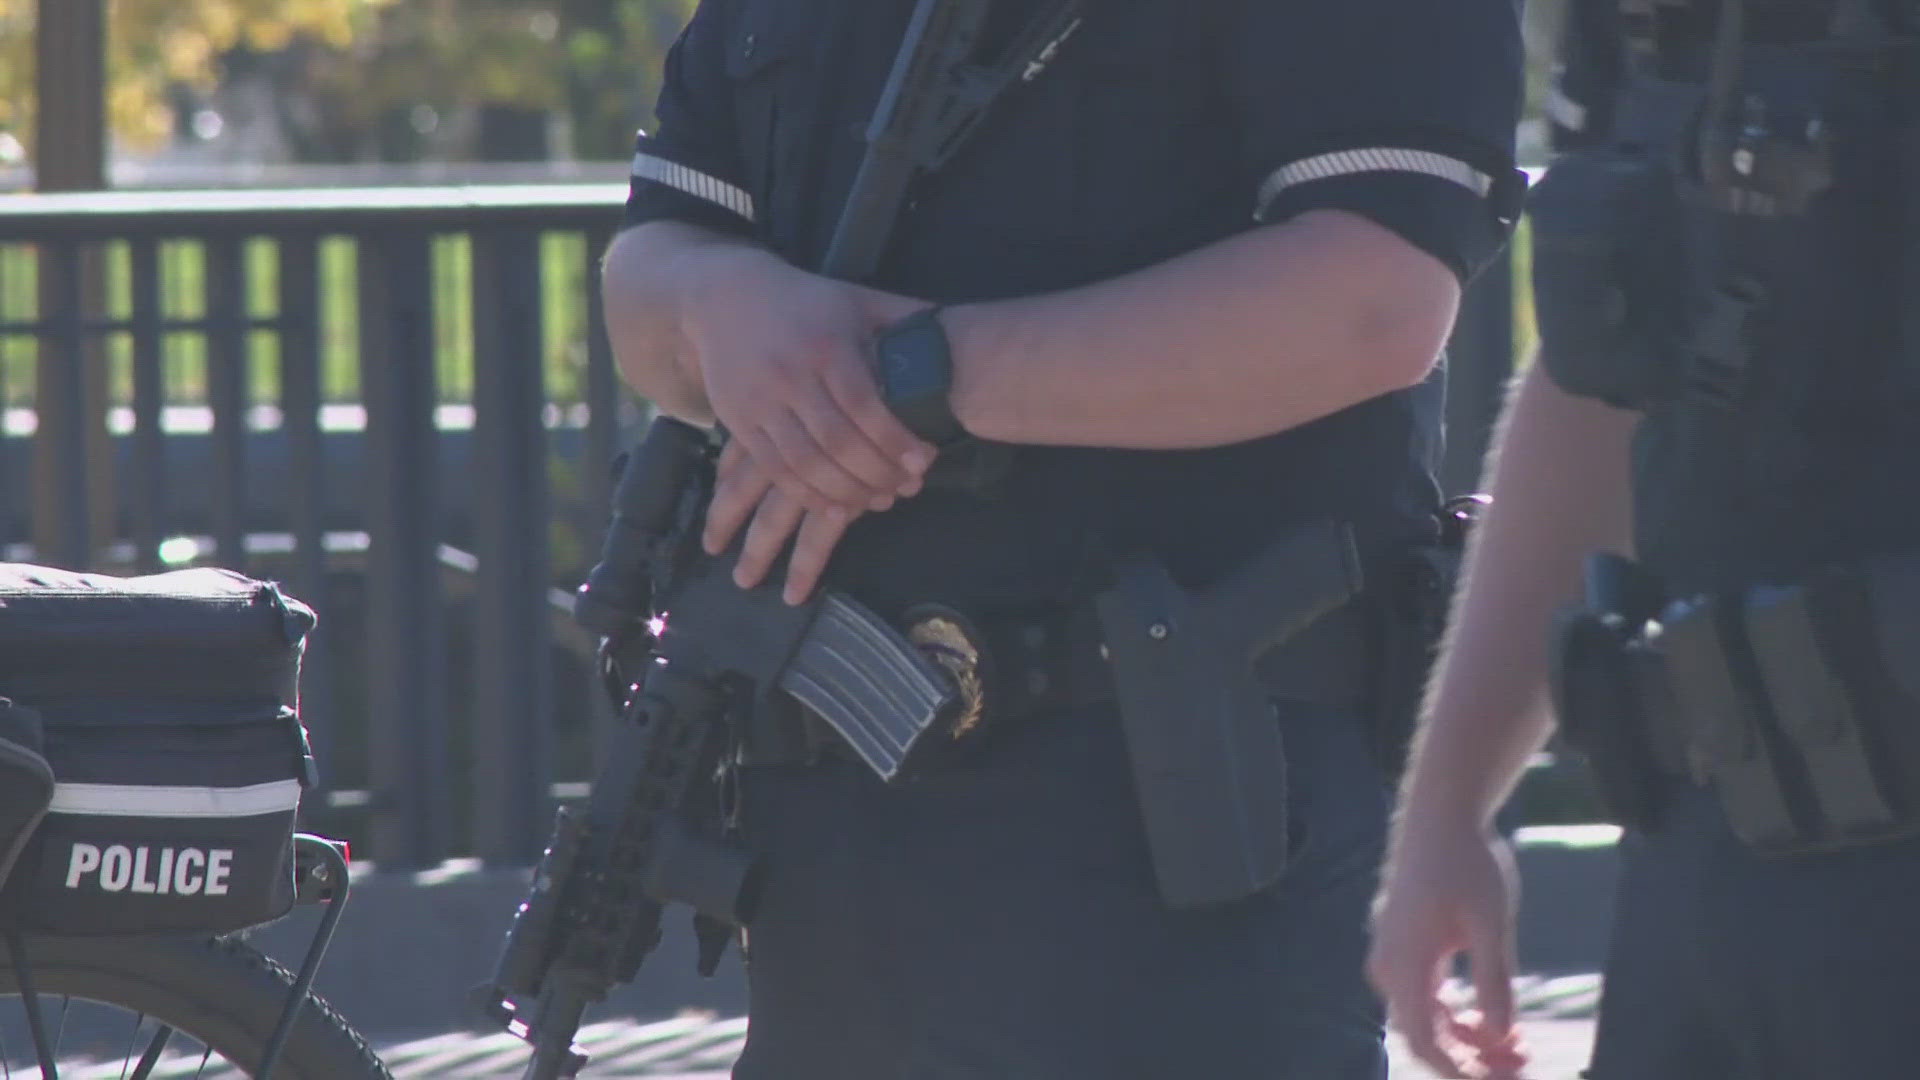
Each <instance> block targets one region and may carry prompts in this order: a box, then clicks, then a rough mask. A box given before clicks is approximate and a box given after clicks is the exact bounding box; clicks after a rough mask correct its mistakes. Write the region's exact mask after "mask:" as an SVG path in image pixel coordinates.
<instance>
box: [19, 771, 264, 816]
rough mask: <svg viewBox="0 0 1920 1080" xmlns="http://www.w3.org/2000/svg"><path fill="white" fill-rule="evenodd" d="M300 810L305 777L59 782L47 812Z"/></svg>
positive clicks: (137, 813) (253, 812) (217, 813)
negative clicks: (220, 784) (174, 783)
mask: <svg viewBox="0 0 1920 1080" xmlns="http://www.w3.org/2000/svg"><path fill="white" fill-rule="evenodd" d="M299 808H300V781H298V780H271V781H268V782H267V783H264V784H253V785H250V786H248V787H232V788H217V787H167V786H160V785H144V784H56V785H54V788H53V804H52V805H51V806H49V807H48V808H47V811H48V813H53V814H78V815H87V816H103V817H143V818H243V817H258V816H260V815H262V814H282V813H290V812H292V811H294V810H298V809H299Z"/></svg>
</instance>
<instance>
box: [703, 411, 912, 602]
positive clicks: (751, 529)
mask: <svg viewBox="0 0 1920 1080" xmlns="http://www.w3.org/2000/svg"><path fill="white" fill-rule="evenodd" d="M888 501H890V500H888ZM857 514H858V511H853V512H851V513H850V512H848V511H847V510H845V509H843V508H841V507H839V506H826V507H820V508H814V507H809V506H807V505H805V504H804V503H802V502H801V501H800V500H799V499H797V498H795V497H794V496H793V495H792V494H790V493H789V492H788V491H787V490H786V489H785V488H782V487H780V486H778V485H777V484H775V483H774V482H773V477H772V475H771V474H770V473H768V472H767V471H766V470H765V469H763V468H762V467H761V466H760V463H759V461H758V460H756V459H754V458H752V457H751V456H750V455H748V453H747V452H746V451H745V450H744V449H742V448H741V446H740V444H739V443H738V442H729V443H728V444H727V446H726V448H725V449H723V450H721V451H720V462H719V466H718V469H717V476H716V479H715V483H714V494H713V501H712V502H711V503H710V504H709V505H708V507H707V522H706V528H705V530H704V531H703V532H702V534H701V538H700V539H701V543H702V545H704V546H705V548H706V550H707V553H708V554H710V555H718V554H720V553H721V552H722V551H725V550H726V549H727V546H728V545H729V544H731V543H733V538H734V536H735V534H737V533H738V532H739V531H740V526H741V525H742V524H744V523H745V522H746V520H747V517H748V515H752V519H753V520H752V524H750V525H747V535H746V539H745V540H744V541H742V543H741V545H740V561H739V562H738V563H736V564H735V565H734V570H733V580H734V582H735V583H736V584H738V585H739V586H740V587H741V588H743V589H750V588H752V587H753V586H755V585H757V584H759V583H760V582H761V580H762V579H764V578H765V577H766V576H767V571H768V570H769V569H771V568H772V566H773V562H774V560H775V559H778V558H779V557H780V551H781V549H782V548H784V547H785V546H786V544H787V540H788V539H789V538H792V540H793V554H792V555H790V556H789V557H788V558H787V580H786V583H785V585H784V587H783V588H782V590H781V594H782V597H783V598H784V599H785V600H786V602H787V603H789V604H799V603H803V602H805V601H806V599H807V597H808V596H809V595H811V594H812V592H813V589H814V586H815V585H817V584H819V582H820V575H821V574H822V573H824V572H825V571H826V568H827V560H828V559H830V558H831V557H832V556H833V549H834V548H835V547H837V546H838V545H839V543H840V538H841V537H842V536H844V535H846V531H847V526H848V525H850V524H852V522H853V518H854V517H855V516H856V515H857Z"/></svg>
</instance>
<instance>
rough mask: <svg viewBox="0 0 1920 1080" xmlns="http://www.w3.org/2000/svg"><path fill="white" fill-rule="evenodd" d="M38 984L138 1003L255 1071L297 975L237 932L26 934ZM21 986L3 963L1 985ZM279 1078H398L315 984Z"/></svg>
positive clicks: (43, 991)
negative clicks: (87, 935)
mask: <svg viewBox="0 0 1920 1080" xmlns="http://www.w3.org/2000/svg"><path fill="white" fill-rule="evenodd" d="M26 947H27V955H28V957H29V963H30V964H31V966H32V977H33V984H34V990H35V992H36V994H37V995H38V996H39V997H41V998H43V999H44V998H47V997H50V996H56V995H72V996H73V997H76V998H83V999H86V1000H90V1001H95V1002H99V1003H101V1004H104V1005H112V1006H116V1007H118V1008H122V1009H131V1010H136V1011H138V1012H142V1013H145V1014H146V1015H148V1016H150V1017H152V1018H154V1019H155V1020H158V1021H160V1022H163V1023H166V1024H168V1025H170V1026H172V1027H174V1028H177V1029H178V1030H179V1031H181V1032H183V1033H185V1034H187V1035H190V1036H192V1037H193V1038H194V1039H197V1040H199V1041H200V1042H201V1043H203V1044H205V1045H206V1046H209V1047H212V1048H213V1050H214V1051H215V1052H217V1053H219V1054H221V1055H223V1056H224V1057H226V1058H227V1059H228V1060H229V1061H232V1062H234V1063H235V1064H236V1065H237V1066H239V1067H241V1068H243V1069H246V1070H248V1073H249V1075H251V1071H252V1070H253V1069H254V1068H256V1067H257V1066H258V1064H259V1060H260V1054H261V1051H262V1050H263V1049H264V1048H265V1046H266V1042H267V1038H268V1037H269V1035H270V1034H271V1033H272V1031H273V1028H274V1025H275V1023H277V1022H278V1020H279V1018H280V1010H281V1008H282V1007H283V1006H284V1005H285V1004H286V1001H287V995H288V992H289V991H290V990H291V988H292V985H293V975H292V974H291V973H290V972H288V971H287V969H286V968H283V967H281V966H280V965H279V964H277V963H275V962H274V961H273V960H271V959H269V958H268V957H266V956H265V955H264V954H262V953H261V952H260V951H259V950H257V949H255V948H254V947H253V946H251V945H249V944H247V943H246V942H244V941H241V940H239V939H237V938H179V937H151V938H56V937H30V938H27V939H26ZM18 993H19V983H18V980H17V978H16V976H15V973H14V971H13V968H12V966H11V965H10V964H6V963H0V994H5V995H14V994H18ZM273 1080H393V1078H392V1074H391V1073H389V1072H388V1071H387V1068H386V1066H385V1065H384V1064H382V1063H381V1061H380V1058H379V1056H378V1055H376V1054H375V1053H374V1052H373V1049H372V1048H371V1047H369V1046H368V1045H367V1042H366V1040H365V1039H363V1038H361V1037H360V1034H359V1033H358V1032H356V1031H354V1030H353V1027H352V1026H351V1025H349V1024H348V1023H347V1021H346V1019H345V1018H344V1017H342V1016H341V1015H340V1014H339V1013H338V1012H336V1011H335V1010H334V1008H333V1006H331V1005H329V1004H327V1003H326V1001H325V1000H324V999H322V998H321V997H320V996H319V995H317V994H313V993H309V994H308V995H307V1000H306V1003H305V1004H304V1005H302V1006H301V1009H300V1015H299V1018H298V1019H297V1020H296V1021H295V1023H294V1025H293V1030H292V1031H291V1033H290V1034H289V1035H288V1038H287V1043H286V1047H285V1049H283V1050H282V1051H281V1053H280V1059H279V1061H278V1062H277V1063H276V1064H275V1065H274V1068H273Z"/></svg>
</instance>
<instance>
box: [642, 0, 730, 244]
mask: <svg viewBox="0 0 1920 1080" xmlns="http://www.w3.org/2000/svg"><path fill="white" fill-rule="evenodd" d="M723 2H724V0H702V2H701V4H700V6H699V7H698V8H697V9H696V10H695V11H694V14H693V18H692V19H691V20H690V21H688V23H687V25H686V27H685V28H684V29H682V30H681V31H680V35H679V36H678V37H677V38H675V39H674V42H673V45H672V46H671V47H669V48H668V50H667V56H666V63H665V67H664V69H663V71H662V73H661V80H660V97H659V101H658V102H657V104H656V105H655V107H654V115H655V116H656V117H657V118H658V121H659V123H658V125H657V128H656V130H655V131H653V132H652V133H648V132H644V131H643V132H641V133H640V135H639V138H638V139H637V140H636V141H635V144H634V153H633V171H632V180H631V186H630V187H629V188H628V194H627V213H626V221H627V224H628V225H639V224H642V223H644V222H647V221H655V220H660V219H663V218H664V219H673V220H677V221H685V222H688V223H690V224H694V225H699V226H702V227H705V228H709V229H713V230H715V231H716V232H724V233H732V234H737V235H750V234H752V232H753V231H754V221H755V216H754V205H753V196H752V195H751V193H750V192H749V191H748V190H747V187H746V185H745V183H744V174H745V171H746V170H745V167H744V166H743V165H742V164H741V162H740V152H739V140H738V139H737V138H736V137H735V131H734V122H733V100H732V96H731V86H730V84H729V82H728V79H727V76H726V40H727V39H726V31H725V28H724V23H725V19H724V12H723V11H722V5H723Z"/></svg>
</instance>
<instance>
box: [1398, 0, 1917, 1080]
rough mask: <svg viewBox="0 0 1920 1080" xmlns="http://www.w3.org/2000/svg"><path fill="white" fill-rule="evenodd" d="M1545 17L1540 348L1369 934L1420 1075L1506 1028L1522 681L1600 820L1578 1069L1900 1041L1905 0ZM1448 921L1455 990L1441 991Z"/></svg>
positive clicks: (1481, 1046) (1911, 360) (1798, 1076)
mask: <svg viewBox="0 0 1920 1080" xmlns="http://www.w3.org/2000/svg"><path fill="white" fill-rule="evenodd" d="M1567 26H1568V36H1567V39H1566V50H1567V51H1566V63H1565V72H1564V76H1565V77H1564V79H1563V80H1562V82H1561V84H1560V87H1559V90H1558V92H1557V93H1556V95H1555V97H1554V99H1553V105H1552V108H1551V109H1550V113H1551V115H1552V116H1553V118H1554V120H1555V124H1556V136H1557V142H1558V145H1559V147H1560V148H1561V149H1562V150H1563V151H1565V152H1564V153H1562V154H1561V155H1560V157H1559V158H1558V159H1557V160H1556V162H1555V164H1554V165H1553V167H1552V168H1551V169H1550V170H1549V172H1548V174H1547V176H1546V178H1545V179H1543V180H1542V182H1541V183H1540V185H1538V187H1537V188H1536V190H1535V193H1534V196H1533V218H1534V229H1535V233H1536V253H1535V257H1536V272H1535V281H1534V284H1535V291H1536V293H1537V296H1538V304H1539V310H1540V325H1541V335H1542V347H1541V363H1540V364H1537V365H1535V366H1533V367H1532V368H1531V369H1530V370H1528V371H1527V372H1526V373H1525V374H1524V375H1523V376H1522V377H1521V378H1520V379H1519V381H1518V386H1517V388H1516V390H1515V392H1514V395H1513V399H1512V401H1511V403H1510V405H1509V409H1508V414H1507V417H1506V420H1505V424H1504V434H1503V435H1502V437H1501V439H1500V440H1499V444H1498V446H1497V448H1496V450H1495V453H1494V456H1493V458H1492V459H1491V465H1490V473H1491V490H1492V492H1493V506H1492V509H1491V511H1490V512H1489V513H1488V514H1487V515H1486V516H1485V518H1484V519H1483V520H1482V522H1481V523H1480V527H1479V530H1478V533H1477V536H1478V539H1477V540H1476V542H1475V544H1474V545H1473V547H1472V548H1471V549H1470V551H1469V555H1468V560H1467V567H1466V571H1465V583H1464V585H1463V591H1462V593H1461V595H1460V597H1459V599H1458V602H1457V605H1456V608H1455V626H1454V629H1453V631H1452V634H1451V643H1450V645H1449V647H1448V649H1447V650H1446V651H1445V653H1444V655H1443V657H1442V659H1441V662H1440V664H1439V667H1438V670H1437V672H1436V675H1435V678H1434V680H1433V684H1432V687H1431V691H1430V695H1429V699H1428V706H1427V713H1428V715H1427V719H1426V721H1425V724H1424V729H1423V731H1424V733H1423V735H1422V736H1421V737H1420V740H1419V744H1418V749H1417V751H1416V754H1415V758H1414V763H1413V765H1412V767H1411V768H1410V770H1409V774H1408V777H1407V780H1406V783H1405V786H1404V792H1403V803H1402V809H1401V810H1400V813H1399V817H1398V823H1397V826H1396V830H1395V835H1394V839H1393V843H1392V845H1391V848H1392V853H1391V855H1390V860H1389V863H1388V866H1387V870H1386V872H1385V874H1384V883H1383V887H1382V892H1381V896H1380V898H1379V901H1378V907H1377V914H1376V924H1375V930H1376V938H1375V942H1374V945H1373V950H1372V957H1371V960H1370V965H1369V966H1370V972H1371V975H1372V977H1373V980H1374V981H1375V983H1376V985H1377V986H1378V987H1379V988H1380V990H1381V991H1382V993H1383V994H1384V996H1385V997H1386V998H1387V999H1388V1003H1389V1009H1390V1013H1391V1014H1392V1020H1393V1023H1394V1024H1395V1026H1397V1027H1398V1028H1399V1029H1400V1030H1401V1031H1403V1032H1404V1033H1405V1035H1406V1037H1407V1039H1408V1041H1409V1043H1410V1044H1411V1045H1412V1046H1413V1047H1414V1048H1415V1049H1416V1050H1417V1051H1418V1052H1419V1054H1420V1056H1421V1057H1422V1058H1423V1059H1424V1060H1425V1061H1427V1062H1428V1063H1429V1064H1431V1065H1432V1066H1433V1067H1434V1068H1436V1069H1439V1070H1441V1071H1442V1075H1445V1076H1460V1075H1483V1074H1484V1075H1511V1074H1512V1073H1513V1072H1514V1070H1516V1069H1517V1068H1518V1067H1519V1062H1520V1060H1521V1058H1520V1055H1519V1054H1518V1053H1517V1051H1516V1045H1515V1042H1514V1039H1513V1027H1512V1024H1513V1016H1512V1014H1513V1005H1512V1000H1511V994H1510V991H1509V985H1510V984H1509V976H1510V974H1511V972H1512V968H1513V962H1514V959H1513V944H1512V915H1513V910H1512V905H1513V903H1514V901H1515V892H1514V878H1513V870H1512V866H1511V863H1510V860H1509V857H1508V852H1507V850H1506V849H1505V847H1504V846H1503V845H1502V844H1501V843H1500V842H1499V841H1498V840H1497V839H1496V838H1495V837H1494V835H1493V833H1492V832H1491V830H1490V827H1489V824H1488V823H1489V820H1490V817H1491V815H1492V813H1493V811H1494V808H1495V807H1497V806H1498V805H1499V804H1500V803H1501V801H1502V800H1503V799H1504V798H1505V796H1506V795H1507V793H1508V792H1509V790H1510V789H1511V788H1512V787H1513V785H1514V783H1515V782H1516V780H1517V778H1518V777H1519V775H1520V773H1521V772H1522V769H1523V768H1524V765H1525V762H1526V761H1527V759H1528V757H1529V755H1530V754H1531V752H1533V751H1534V750H1535V749H1537V748H1538V747H1539V746H1540V745H1541V744H1542V742H1543V741H1544V740H1545V738H1546V737H1547V735H1548V732H1549V728H1550V723H1551V721H1550V718H1549V714H1550V713H1552V714H1553V715H1554V716H1556V717H1557V719H1558V720H1559V722H1560V726H1561V728H1562V730H1563V731H1564V733H1565V734H1566V735H1567V737H1568V739H1569V740H1570V741H1571V742H1572V743H1573V744H1574V745H1576V746H1577V747H1578V748H1579V749H1580V750H1582V751H1584V752H1585V755H1586V757H1587V759H1588V760H1589V761H1590V763H1591V765H1592V767H1593V775H1594V776H1595V778H1596V780H1597V782H1598V784H1599V786H1600V789H1601V793H1602V795H1603V796H1604V798H1605V800H1606V802H1607V804H1608V806H1609V807H1610V809H1611V810H1612V811H1613V813H1614V814H1615V816H1616V817H1617V818H1618V819H1619V820H1620V821H1621V822H1622V824H1624V825H1625V826H1626V832H1625V836H1624V839H1623V842H1622V849H1623V854H1624V859H1625V862H1624V866H1625V870H1624V876H1623V880H1622V884H1621V887H1620V893H1619V896H1618V908H1617V913H1616V917H1615V921H1614V928H1613V939H1612V945H1611V947H1610V952H1609V955H1608V957H1607V962H1606V987H1605V993H1604V998H1603V1001H1602V1004H1601V1011H1600V1022H1599V1029H1598V1035H1597V1042H1596V1046H1595V1049H1594V1054H1593V1061H1592V1068H1591V1071H1590V1072H1589V1074H1588V1075H1589V1076H1591V1077H1592V1078H1593V1080H1683V1078H1684V1080H1762V1078H1765V1080H1816V1078H1818V1080H1827V1078H1832V1077H1862V1076H1897V1075H1911V1074H1912V1073H1913V1072H1914V1067H1913V1064H1912V1061H1913V1047H1912V1042H1913V1035H1912V1029H1913V1024H1914V1021H1915V1020H1916V1019H1920V1009H1916V1007H1915V1004H1914V999H1913V994H1912V981H1911V980H1912V978H1913V973H1914V972H1915V971H1916V970H1920V906H1916V905H1915V904H1914V903H1912V901H1911V899H1910V898H1911V897H1912V896H1913V894H1914V890H1915V889H1916V888H1920V840H1916V839H1914V834H1915V832H1916V826H1920V755H1917V754H1916V752H1915V744H1916V741H1920V695H1916V692H1915V691H1916V689H1920V687H1916V685H1915V680H1914V675H1913V672H1914V670H1915V668H1916V660H1920V654H1916V653H1915V651H1914V650H1915V646H1916V642H1920V638H1916V636H1915V622H1914V620H1915V619H1916V618H1920V615H1916V611H1920V605H1917V604H1916V603H1915V601H1916V599H1920V593H1917V592H1916V589H1915V581H1916V570H1915V568H1916V567H1917V566H1920V562H1916V557H1917V556H1920V513H1916V510H1915V505H1916V504H1915V501H1914V500H1913V499H1912V497H1911V491H1912V469H1913V466H1914V463H1915V462H1916V461H1917V460H1920V453H1916V452H1917V451H1920V333H1917V332H1916V331H1917V330H1920V322H1916V318H1915V312H1916V310H1920V291H1916V290H1917V289H1920V213H1917V212H1916V211H1920V194H1917V193H1920V128H1916V113H1920V79H1916V70H1917V68H1916V58H1917V57H1920V53H1917V52H1916V49H1915V44H1916V39H1915V37H1914V35H1915V33H1916V31H1920V8H1916V7H1915V6H1914V5H1912V4H1908V3H1904V2H1881V0H1866V2H1852V0H1794V2H1793V3H1785V2H1767V0H1719V2H1718V3H1714V2H1705V0H1671V2H1668V0H1660V2H1652V3H1645V2H1626V3H1622V2H1621V0H1576V2H1575V4H1574V5H1573V8H1572V10H1571V12H1570V17H1569V20H1568V23H1567ZM1591 552H1604V553H1607V554H1602V555H1599V556H1596V557H1593V558H1587V556H1588V554H1589V553H1591ZM1629 554H1631V555H1632V558H1631V559H1630V558H1629V557H1628V555H1629ZM1583 560H1585V561H1584V562H1583ZM1583 582H1584V588H1583ZM1550 628H1551V632H1550ZM1550 676H1551V677H1550ZM1550 706H1551V707H1550ZM1463 949H1464V950H1465V951H1467V952H1468V953H1469V954H1470V957H1471V960H1472V971H1473V976H1474V982H1475V984H1476V990H1477V997H1478V1002H1477V1005H1476V1007H1475V1008H1474V1010H1473V1011H1472V1012H1462V1013H1454V1012H1452V1011H1450V1010H1449V1008H1448V1007H1447V1006H1446V1005H1444V1004H1443V1003H1442V1002H1441V1001H1440V1000H1439V997H1438V993H1437V992H1438V988H1439V986H1440V982H1441V977H1442V975H1443V974H1444V973H1445V971H1446V968H1445V966H1444V965H1445V964H1447V963H1448V962H1449V961H1450V960H1451V958H1452V957H1453V956H1454V955H1455V954H1456V953H1457V952H1459V951H1460V950H1463Z"/></svg>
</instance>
